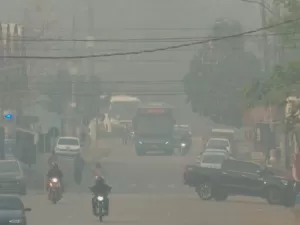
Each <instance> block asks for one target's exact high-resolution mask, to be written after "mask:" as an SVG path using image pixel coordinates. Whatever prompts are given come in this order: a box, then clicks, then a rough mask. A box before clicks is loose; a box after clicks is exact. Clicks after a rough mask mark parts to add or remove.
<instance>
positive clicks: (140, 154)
mask: <svg viewBox="0 0 300 225" xmlns="http://www.w3.org/2000/svg"><path fill="white" fill-rule="evenodd" d="M135 152H136V154H137V155H138V156H143V155H145V154H146V152H145V151H143V150H138V149H136V150H135Z"/></svg>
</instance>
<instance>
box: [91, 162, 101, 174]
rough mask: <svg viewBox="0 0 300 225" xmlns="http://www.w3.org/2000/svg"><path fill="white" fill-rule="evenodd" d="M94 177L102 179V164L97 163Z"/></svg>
mask: <svg viewBox="0 0 300 225" xmlns="http://www.w3.org/2000/svg"><path fill="white" fill-rule="evenodd" d="M93 175H94V177H102V167H101V164H100V162H96V164H95V168H94V169H93Z"/></svg>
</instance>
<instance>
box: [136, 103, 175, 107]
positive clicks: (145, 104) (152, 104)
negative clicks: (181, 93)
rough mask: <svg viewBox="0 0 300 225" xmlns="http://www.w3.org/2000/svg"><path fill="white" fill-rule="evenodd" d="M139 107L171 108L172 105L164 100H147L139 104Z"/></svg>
mask: <svg viewBox="0 0 300 225" xmlns="http://www.w3.org/2000/svg"><path fill="white" fill-rule="evenodd" d="M140 108H170V109H172V108H173V106H171V105H170V104H168V103H165V102H148V103H143V104H141V106H140Z"/></svg>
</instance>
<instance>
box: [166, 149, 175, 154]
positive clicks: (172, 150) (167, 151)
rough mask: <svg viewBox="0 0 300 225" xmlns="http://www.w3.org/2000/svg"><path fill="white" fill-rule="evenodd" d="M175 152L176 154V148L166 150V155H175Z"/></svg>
mask: <svg viewBox="0 0 300 225" xmlns="http://www.w3.org/2000/svg"><path fill="white" fill-rule="evenodd" d="M173 154H174V149H168V150H165V155H173Z"/></svg>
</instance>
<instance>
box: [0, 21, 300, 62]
mask: <svg viewBox="0 0 300 225" xmlns="http://www.w3.org/2000/svg"><path fill="white" fill-rule="evenodd" d="M298 20H300V17H299V18H296V19H291V20H286V21H284V22H281V23H277V24H273V25H270V26H266V27H261V28H258V29H255V30H249V31H246V32H242V33H238V34H233V35H228V36H224V37H219V38H212V39H207V40H203V41H196V42H190V43H184V44H180V45H171V46H167V47H161V48H153V49H144V50H139V51H128V52H115V53H104V54H96V55H77V56H0V58H14V59H20V58H26V59H86V58H99V57H112V56H122V55H139V54H144V53H154V52H160V51H166V50H171V49H178V48H183V47H190V46H194V45H199V44H203V43H207V42H213V41H220V40H226V39H230V38H236V37H240V36H244V35H247V34H252V33H256V32H259V31H263V30H268V29H272V28H275V27H278V26H281V25H285V24H289V23H293V22H296V21H298Z"/></svg>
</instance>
